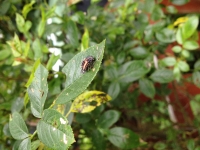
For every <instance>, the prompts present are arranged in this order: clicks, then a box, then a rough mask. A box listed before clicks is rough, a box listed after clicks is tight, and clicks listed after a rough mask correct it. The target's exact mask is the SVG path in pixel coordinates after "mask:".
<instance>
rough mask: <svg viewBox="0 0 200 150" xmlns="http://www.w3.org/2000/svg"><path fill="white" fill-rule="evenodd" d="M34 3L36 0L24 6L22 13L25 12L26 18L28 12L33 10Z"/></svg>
mask: <svg viewBox="0 0 200 150" xmlns="http://www.w3.org/2000/svg"><path fill="white" fill-rule="evenodd" d="M34 3H35V0H32V1H31V2H30V3H28V4H26V5H25V6H24V7H23V10H22V14H23V16H24V18H25V19H26V16H27V14H28V13H29V12H30V11H31V10H32V5H33V4H34Z"/></svg>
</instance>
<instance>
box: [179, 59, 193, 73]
mask: <svg viewBox="0 0 200 150" xmlns="http://www.w3.org/2000/svg"><path fill="white" fill-rule="evenodd" d="M178 67H179V69H180V70H181V71H183V72H187V71H189V70H190V66H189V65H188V64H187V62H185V61H179V62H178Z"/></svg>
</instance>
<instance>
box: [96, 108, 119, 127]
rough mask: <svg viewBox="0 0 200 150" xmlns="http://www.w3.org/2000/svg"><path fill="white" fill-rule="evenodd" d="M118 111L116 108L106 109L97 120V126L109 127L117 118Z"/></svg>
mask: <svg viewBox="0 0 200 150" xmlns="http://www.w3.org/2000/svg"><path fill="white" fill-rule="evenodd" d="M119 117H120V112H118V111H116V110H108V111H106V112H104V113H103V114H102V115H101V116H100V117H99V119H98V121H97V126H98V127H99V128H103V129H106V128H110V127H111V126H112V125H113V124H114V123H116V122H117V121H118V120H119Z"/></svg>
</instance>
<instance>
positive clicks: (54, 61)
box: [46, 54, 60, 70]
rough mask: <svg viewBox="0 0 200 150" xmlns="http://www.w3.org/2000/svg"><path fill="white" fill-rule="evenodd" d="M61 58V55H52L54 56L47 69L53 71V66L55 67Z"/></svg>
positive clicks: (51, 57)
mask: <svg viewBox="0 0 200 150" xmlns="http://www.w3.org/2000/svg"><path fill="white" fill-rule="evenodd" d="M59 58H60V55H57V56H55V55H54V54H52V55H51V56H50V59H49V61H48V62H47V66H46V68H47V69H48V70H51V69H52V67H53V65H55V63H56V62H57V60H58V59H59Z"/></svg>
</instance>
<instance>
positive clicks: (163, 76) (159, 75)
mask: <svg viewBox="0 0 200 150" xmlns="http://www.w3.org/2000/svg"><path fill="white" fill-rule="evenodd" d="M150 78H151V79H152V80H153V81H154V82H159V83H169V82H171V81H172V80H173V79H174V76H173V72H172V71H171V70H168V69H164V68H163V69H158V70H156V71H155V72H154V73H153V74H151V76H150Z"/></svg>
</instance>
